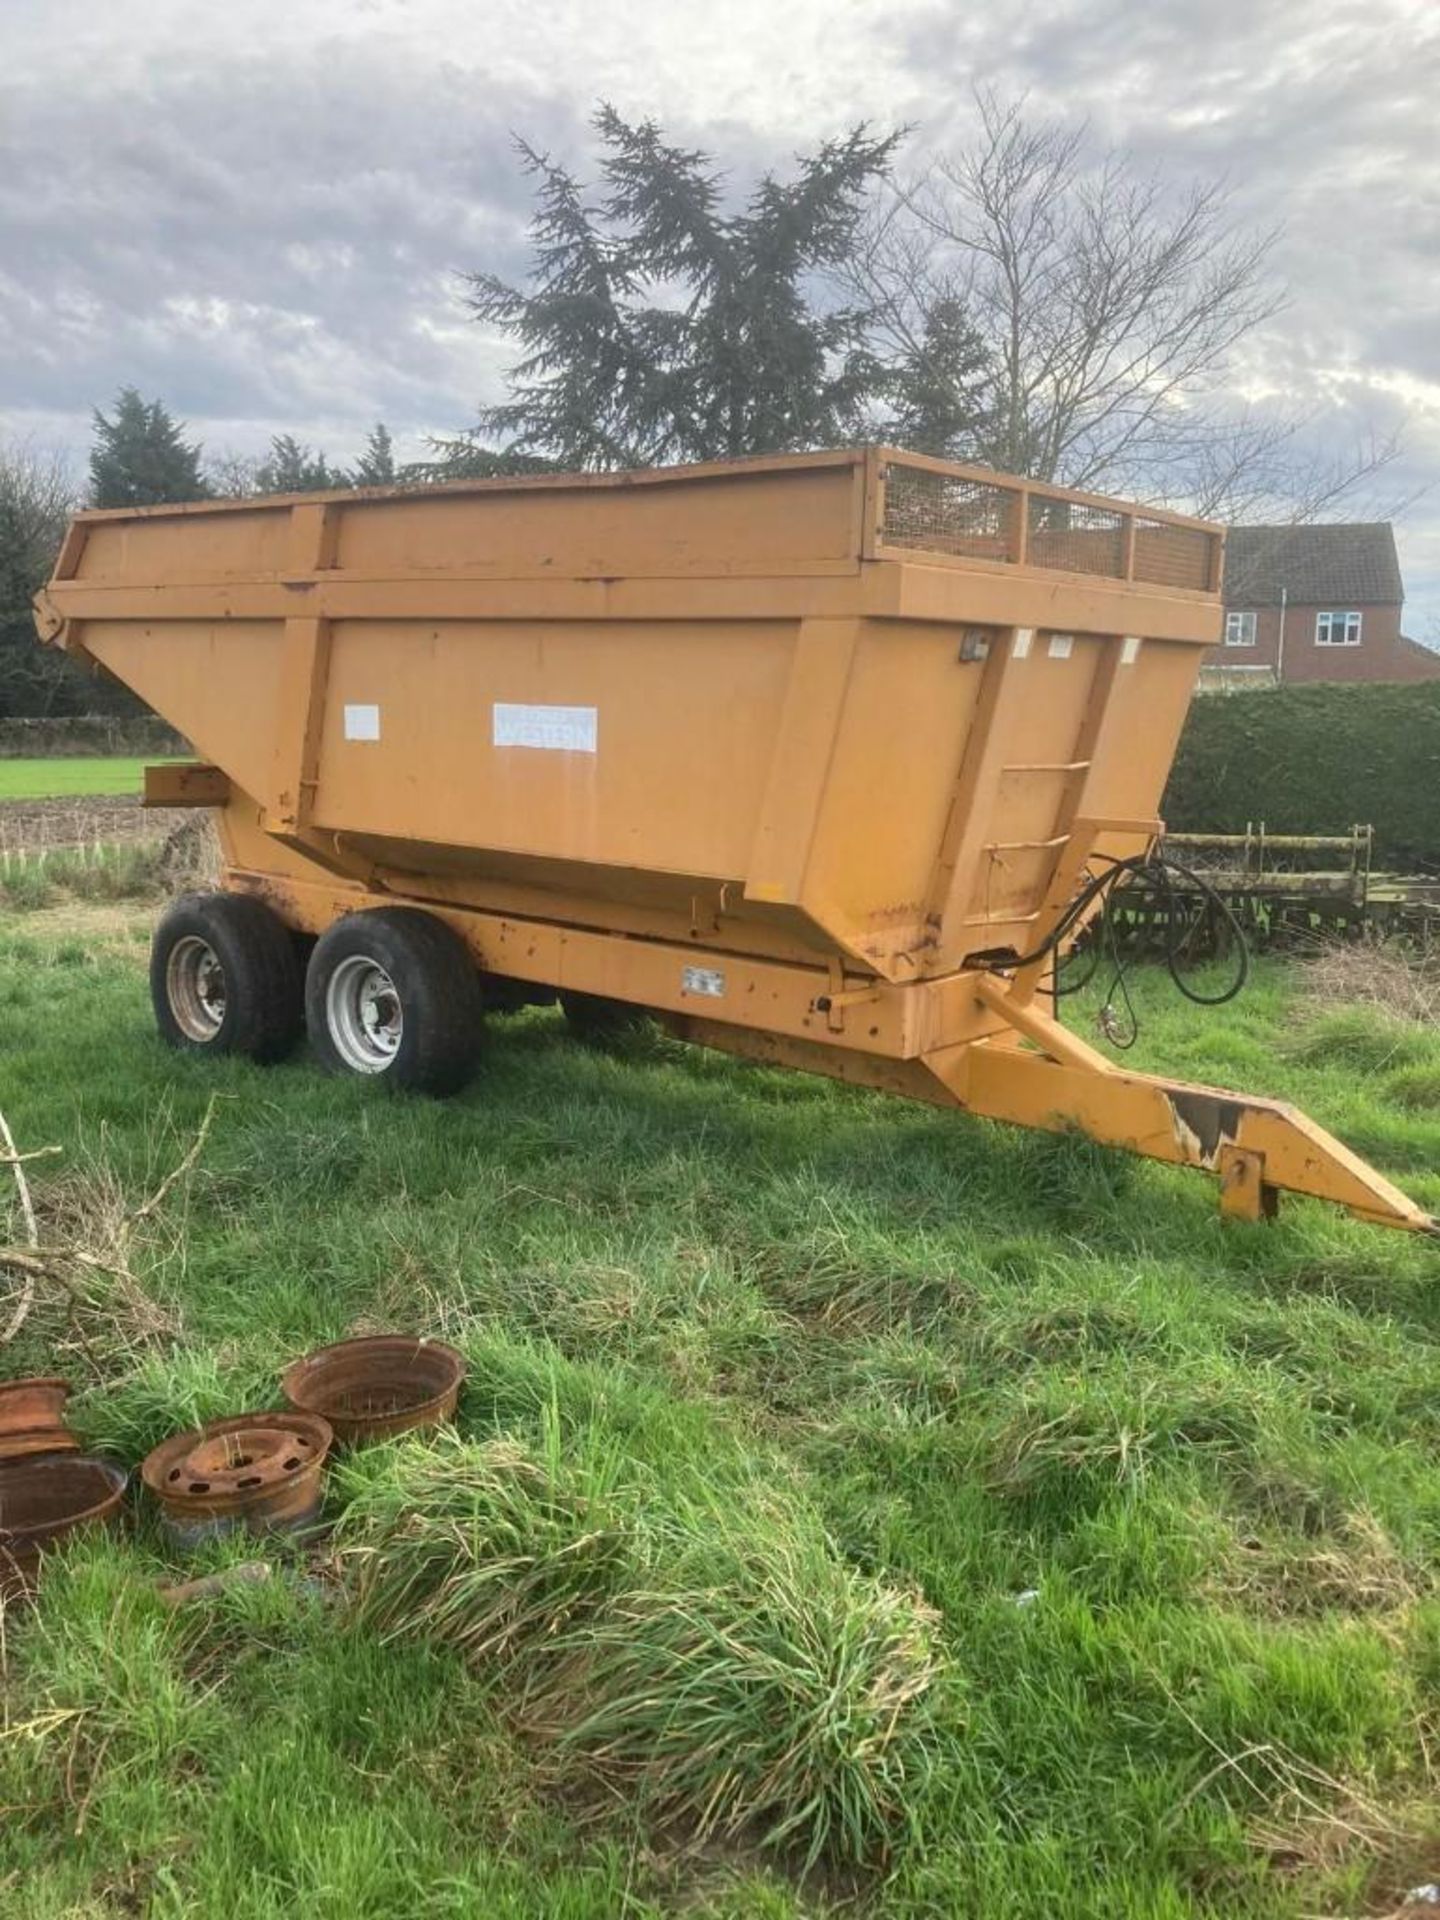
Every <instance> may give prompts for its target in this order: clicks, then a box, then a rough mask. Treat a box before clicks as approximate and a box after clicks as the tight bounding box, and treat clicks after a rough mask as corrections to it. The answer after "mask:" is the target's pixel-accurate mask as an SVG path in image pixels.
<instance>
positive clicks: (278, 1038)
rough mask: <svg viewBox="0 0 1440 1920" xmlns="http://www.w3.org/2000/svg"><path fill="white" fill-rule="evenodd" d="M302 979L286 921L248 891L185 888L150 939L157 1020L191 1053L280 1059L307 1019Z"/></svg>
mask: <svg viewBox="0 0 1440 1920" xmlns="http://www.w3.org/2000/svg"><path fill="white" fill-rule="evenodd" d="M301 979H302V976H301V971H300V964H299V961H298V959H297V957H296V953H295V939H294V936H293V934H292V933H291V931H290V929H289V928H288V927H287V926H286V925H285V923H284V921H283V920H281V919H280V917H279V916H278V915H277V914H275V913H272V912H271V910H270V908H269V907H267V906H266V905H265V903H264V901H263V900H255V899H252V898H251V897H250V896H249V895H247V894H240V893H187V894H182V895H181V897H180V898H179V899H178V900H177V901H175V903H174V905H173V906H171V907H170V908H169V910H168V911H167V912H166V914H165V916H164V918H163V919H162V920H161V922H160V924H159V926H158V927H157V928H156V929H155V938H154V940H153V941H152V943H151V947H150V998H151V1000H152V1001H153V1003H154V1007H155V1024H156V1026H158V1027H159V1029H160V1037H161V1038H162V1039H163V1040H165V1041H166V1042H167V1043H168V1044H169V1045H170V1046H172V1047H179V1048H180V1049H182V1050H183V1051H185V1052H189V1053H243V1054H245V1055H247V1056H248V1057H249V1058H250V1059H251V1060H260V1061H272V1060H283V1059H284V1057H285V1055H286V1054H287V1053H289V1052H291V1051H292V1049H293V1048H294V1046H295V1043H296V1041H297V1040H298V1039H299V1038H300V1034H301V1030H302V1028H303V1026H304V996H303V991H302V986H301Z"/></svg>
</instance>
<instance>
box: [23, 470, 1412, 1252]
mask: <svg viewBox="0 0 1440 1920" xmlns="http://www.w3.org/2000/svg"><path fill="white" fill-rule="evenodd" d="M1221 565H1222V541H1221V535H1220V532H1219V529H1217V528H1214V527H1212V526H1209V525H1207V524H1205V523H1203V522H1199V521H1195V520H1190V519H1186V518H1184V517H1182V516H1178V515H1173V514H1168V513H1163V512H1160V511H1158V510H1153V509H1148V508H1141V507H1132V506H1127V505H1124V504H1121V503H1117V502H1114V501H1109V500H1104V499H1100V498H1097V497H1094V496H1089V495H1083V494H1079V493H1075V492H1071V491H1067V490H1064V489H1058V488H1052V487H1045V486H1041V485H1037V484H1034V483H1030V482H1026V481H1020V480H1011V479H1008V478H1005V477H1004V476H999V475H996V474H993V473H990V472H985V471H979V470H972V469H966V468H961V467H957V466H954V465H951V464H949V463H945V462H940V461H934V460H929V459H925V458H923V457H921V456H916V455H912V454H905V453H899V452H895V451H893V450H890V449H883V448H881V449H874V448H871V449H865V450H858V451H843V452H837V453H825V454H807V455H796V456H787V457H775V458H765V459H759V460H752V461H745V462H733V463H726V464H720V465H711V466H700V467H691V468H678V469H661V470H655V471H651V472H645V473H635V474H616V475H608V474H607V475H585V476H575V475H564V476H548V475H547V476H542V477H536V478H527V479H523V480H506V481H498V482H479V483H459V484H456V485H453V486H447V487H438V488H428V489H423V490H415V489H411V490H404V489H390V490H383V491H375V492H354V493H345V494H332V495H307V496H297V497H293V498H290V497H280V498H273V499H266V500H251V501H241V502H224V503H217V502H206V503H201V504H197V505H195V506H185V507H161V508H154V509H147V510H142V511H138V512H128V513H107V512H99V513H88V514H82V515H80V516H78V517H77V519H76V520H75V522H74V523H73V525H72V527H71V530H70V533H69V535H68V537H67V540H66V542H65V545H64V548H63V550H62V553H61V556H60V559H59V562H58V565H57V568H56V572H55V577H54V579H53V580H52V581H51V583H50V585H49V587H48V589H46V591H45V592H44V593H43V594H42V595H41V596H40V599H39V601H38V603H37V622H38V624H39V628H40V631H41V634H42V637H44V638H46V639H48V640H51V641H53V642H55V643H57V644H61V645H63V646H66V647H68V648H69V649H71V650H72V651H73V652H75V653H77V654H79V655H81V656H82V657H86V658H89V659H90V660H93V661H94V662H96V663H98V664H99V665H100V666H102V667H103V668H105V669H107V670H108V671H109V672H111V673H113V674H114V675H116V676H117V677H118V678H119V679H120V680H122V681H124V682H125V684H126V685H128V686H130V687H131V688H133V689H134V691H135V692H136V693H138V694H139V695H140V697H141V698H142V699H143V700H145V701H146V702H147V703H148V704H149V705H150V706H152V707H153V708H155V710H156V711H157V712H158V713H160V714H161V715H162V716H163V717H164V718H165V719H166V720H168V721H169V722H170V723H171V724H172V725H173V726H175V727H176V728H178V729H179V731H180V732H181V733H183V734H184V735H185V736H186V737H187V738H188V739H189V740H190V741H191V742H192V743H193V744H194V746H195V749H196V751H197V753H198V755H199V756H201V758H200V761H199V763H198V764H197V765H196V766H195V767H193V768H184V769H163V768H161V769H154V770H152V776H151V785H150V797H151V798H152V799H153V800H154V801H155V802H156V803H157V804H176V803H182V804H185V803H188V804H209V805H214V806H215V807H216V808H217V814H218V820H219V825H220V833H221V839H222V844H223V848H224V854H225V875H224V885H225V887H226V888H227V889H230V890H232V891H234V892H236V893H247V894H250V895H252V896H254V897H257V898H259V899H262V900H263V901H265V902H266V903H267V904H268V905H269V906H270V907H271V908H272V909H273V910H274V911H275V912H276V913H277V914H278V915H279V916H280V917H281V919H282V920H283V921H284V922H285V923H286V925H288V926H289V927H291V928H293V929H295V930H297V931H303V932H309V933H321V932H323V931H324V930H325V929H326V928H328V927H330V926H331V925H332V924H333V923H335V922H336V921H337V919H339V918H340V917H341V916H344V915H348V914H352V913H354V912H356V911H357V910H365V909H373V908H375V907H379V906H383V905H393V904H395V903H405V904H408V905H410V906H412V907H418V908H422V909H423V910H424V911H426V912H427V913H430V914H432V915H434V916H437V917H438V918H439V919H440V920H443V921H444V923H445V924H446V925H447V926H448V927H450V928H451V929H452V930H453V931H454V933H455V934H456V935H457V936H458V937H459V938H461V939H462V940H463V941H464V942H465V945H466V947H467V948H468V950H469V952H470V954H471V956H472V958H473V960H474V963H475V965H476V967H477V968H478V969H480V970H481V972H482V973H483V975H484V976H485V977H486V978H487V979H488V980H490V981H492V982H508V983H512V984H513V985H516V986H518V987H519V988H521V989H524V990H530V991H533V992H535V993H537V994H538V993H544V992H548V991H558V992H560V993H562V994H563V993H570V994H575V995H585V996H592V997H595V998H597V999H603V1000H605V1001H609V1002H618V1003H624V1004H628V1005H631V1006H636V1007H643V1008H645V1009H648V1010H650V1011H652V1012H654V1013H655V1014H657V1015H658V1016H659V1017H661V1018H662V1019H664V1020H665V1021H667V1022H668V1023H669V1024H670V1025H671V1026H672V1028H673V1029H674V1030H675V1031H677V1032H680V1033H682V1034H684V1035H686V1036H687V1037H689V1038H692V1039H696V1040H700V1041H703V1042H706V1043H708V1044H712V1045H718V1046H723V1047H727V1048H729V1049H730V1050H732V1051H735V1052H740V1053H743V1054H747V1055H751V1056H753V1057H757V1058H760V1059H765V1060H772V1061H780V1062H785V1063H789V1064H792V1065H799V1066H807V1067H813V1068H816V1069H818V1070H820V1071H824V1072H828V1073H832V1074H836V1075H839V1076H840V1077H842V1078H846V1079H850V1080H854V1081H858V1082H861V1083H864V1084H869V1085H874V1086H881V1087H887V1088H890V1089H892V1090H894V1091H897V1092H905V1093H910V1094H917V1095H919V1096H921V1097H926V1098H931V1099H936V1100H940V1101H944V1102H948V1103H951V1104H959V1105H962V1106H965V1107H968V1108H970V1109H972V1110H974V1111H977V1112H981V1113H988V1114H992V1115H994V1116H996V1117H1002V1118H1009V1119H1016V1120H1019V1121H1021V1122H1022V1123H1024V1124H1030V1125H1038V1126H1044V1127H1050V1128H1067V1127H1072V1126H1078V1127H1081V1128H1083V1129H1084V1130H1085V1131H1087V1132H1091V1133H1093V1134H1094V1135H1095V1136H1096V1137H1097V1138H1100V1139H1106V1140H1111V1141H1114V1142H1116V1143H1118V1144H1123V1145H1127V1146H1131V1147H1133V1148H1135V1149H1137V1150H1139V1151H1141V1152H1144V1153H1148V1154H1151V1155H1154V1156H1155V1157H1159V1158H1162V1159H1168V1160H1172V1161H1177V1162H1179V1163H1182V1164H1195V1165H1203V1166H1207V1167H1210V1168H1211V1169H1212V1170H1215V1171H1217V1172H1219V1173H1220V1174H1221V1177H1222V1189H1223V1192H1224V1194H1225V1197H1226V1201H1227V1204H1228V1205H1229V1206H1230V1207H1231V1208H1232V1209H1233V1210H1235V1211H1239V1212H1246V1213H1252V1214H1256V1213H1260V1212H1262V1211H1265V1210H1267V1209H1268V1208H1269V1207H1270V1206H1271V1205H1272V1203H1273V1197H1274V1194H1275V1192H1276V1190H1277V1189H1278V1188H1280V1187H1283V1186H1293V1187H1298V1188H1299V1189H1300V1190H1302V1191H1307V1192H1319V1193H1323V1194H1325V1195H1327V1196H1328V1197H1331V1198H1334V1199H1338V1200H1340V1201H1342V1202H1343V1203H1344V1204H1346V1205H1348V1206H1350V1207H1352V1208H1353V1209H1355V1210H1357V1211H1359V1212H1362V1213H1364V1214H1366V1215H1367V1216H1369V1217H1372V1218H1377V1219H1386V1220H1390V1221H1393V1222H1394V1223H1395V1224H1401V1225H1409V1226H1416V1227H1428V1226H1429V1225H1430V1224H1431V1223H1430V1221H1429V1219H1428V1216H1426V1215H1424V1214H1423V1213H1421V1212H1420V1210H1419V1209H1417V1208H1415V1207H1413V1206H1412V1205H1411V1203H1410V1202H1409V1201H1408V1200H1406V1199H1405V1198H1404V1196H1403V1195H1401V1194H1399V1193H1398V1192H1397V1191H1396V1190H1395V1189H1394V1188H1393V1187H1390V1186H1389V1184H1388V1183H1387V1182H1385V1181H1383V1180H1382V1179H1381V1178H1380V1176H1379V1175H1377V1174H1374V1173H1373V1172H1372V1171H1371V1170H1369V1169H1367V1168H1364V1167H1363V1165H1362V1164H1361V1163H1360V1162H1358V1161H1357V1160H1355V1159H1354V1157H1353V1156H1350V1155H1348V1154H1347V1153H1346V1152H1345V1150H1344V1149H1343V1148H1341V1147H1339V1146H1338V1143H1335V1142H1333V1141H1329V1140H1328V1138H1327V1136H1324V1135H1323V1134H1321V1133H1320V1132H1319V1130H1318V1129H1316V1128H1313V1127H1311V1126H1310V1125H1309V1123H1308V1122H1305V1121H1304V1120H1303V1119H1302V1118H1301V1117H1300V1116H1297V1115H1294V1114H1292V1113H1291V1112H1290V1111H1289V1110H1288V1109H1285V1108H1283V1107H1280V1106H1278V1105H1275V1104H1273V1103H1267V1102H1263V1101H1252V1100H1246V1099H1244V1098H1242V1097H1241V1096H1237V1095H1231V1094H1227V1093H1221V1092H1215V1091H1213V1090H1208V1089H1186V1088H1183V1087H1176V1086H1175V1085H1174V1084H1173V1083H1170V1082H1167V1081H1163V1080H1160V1079H1150V1078H1147V1077H1146V1076H1143V1075H1136V1074H1129V1073H1123V1072H1121V1071H1120V1070H1119V1069H1117V1068H1116V1067H1114V1066H1113V1065H1112V1064H1111V1063H1110V1062H1109V1061H1108V1060H1106V1059H1104V1058H1103V1057H1102V1056H1101V1055H1100V1054H1099V1053H1098V1052H1096V1051H1095V1050H1094V1049H1093V1048H1091V1047H1089V1046H1088V1045H1087V1044H1086V1043H1084V1042H1083V1041H1081V1040H1080V1039H1079V1038H1078V1037H1077V1036H1075V1035H1073V1034H1071V1033H1068V1032H1067V1031H1066V1030H1065V1029H1064V1028H1063V1027H1061V1026H1060V1025H1059V1024H1058V1022H1057V1021H1056V1020H1055V1019H1054V1018H1053V1015H1052V1014H1051V1013H1050V1012H1047V1011H1046V1010H1045V1008H1044V1005H1043V1002H1042V999H1041V988H1042V985H1043V981H1044V979H1045V976H1046V973H1047V971H1048V964H1049V963H1048V959H1047V960H1033V959H1028V958H1027V956H1031V955H1034V954H1036V953H1037V952H1038V951H1039V950H1040V949H1042V948H1043V947H1044V946H1045V944H1046V941H1047V938H1048V937H1049V935H1050V934H1051V933H1052V932H1053V930H1054V928H1055V927H1056V925H1057V924H1058V923H1059V921H1060V918H1061V916H1062V914H1063V913H1064V911H1065V909H1066V907H1067V906H1068V904H1069V903H1070V901H1071V900H1072V899H1073V897H1074V895H1075V892H1076V889H1077V886H1078V885H1079V883H1080V881H1081V879H1082V876H1083V875H1084V874H1085V873H1086V872H1087V871H1093V870H1094V869H1095V863H1097V862H1104V861H1105V860H1107V859H1117V858H1124V857H1127V856H1132V855H1135V854H1138V853H1141V852H1143V851H1144V850H1145V849H1146V848H1147V847H1148V846H1149V845H1150V844H1151V843H1152V842H1153V840H1154V839H1155V837H1156V835H1157V833H1158V832H1159V831H1160V828H1161V823H1160V820H1159V818H1158V814H1157V808H1158V806H1159V801H1160V795H1161V793H1162V790H1163V787H1164V783H1165V779H1166V775H1167V773H1168V770H1169V767H1170V763H1171V760H1172V758H1173V755H1174V751H1175V747H1176V743H1177V741H1178V737H1179V732H1180V728H1181V726H1182V724H1183V720H1184V715H1185V711H1186V707H1187V705H1188V702H1189V699H1190V696H1191V693H1192V690H1193V687H1194V683H1195V679H1196V674H1197V671H1198V668H1199V664H1200V660H1201V658H1202V655H1203V653H1204V650H1205V649H1206V647H1208V646H1210V645H1212V644H1214V642H1215V641H1216V639H1217V638H1218V634H1219V625H1220V602H1219V586H1220V574H1221Z"/></svg>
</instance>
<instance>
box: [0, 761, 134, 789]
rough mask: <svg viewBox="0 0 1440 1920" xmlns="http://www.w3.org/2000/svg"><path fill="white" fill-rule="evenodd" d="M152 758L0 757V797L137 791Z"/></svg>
mask: <svg viewBox="0 0 1440 1920" xmlns="http://www.w3.org/2000/svg"><path fill="white" fill-rule="evenodd" d="M154 764H156V763H155V761H154V760H153V759H109V758H104V757H102V756H99V755H95V756H88V755H87V756H83V757H77V758H75V759H73V760H67V759H54V760H46V759H40V760H0V800H61V799H71V798H76V797H84V796H86V795H89V794H97V795H107V794H117V793H119V794H128V793H139V792H141V790H142V789H143V787H144V785H145V768H146V767H147V766H151V765H154Z"/></svg>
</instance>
